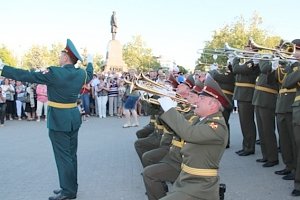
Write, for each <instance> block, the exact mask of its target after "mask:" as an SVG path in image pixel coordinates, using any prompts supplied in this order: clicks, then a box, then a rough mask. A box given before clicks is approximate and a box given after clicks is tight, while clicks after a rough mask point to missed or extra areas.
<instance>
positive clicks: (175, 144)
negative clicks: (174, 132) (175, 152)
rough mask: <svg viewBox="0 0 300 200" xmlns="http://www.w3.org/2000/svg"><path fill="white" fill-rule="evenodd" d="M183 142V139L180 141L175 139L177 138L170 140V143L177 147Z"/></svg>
mask: <svg viewBox="0 0 300 200" xmlns="http://www.w3.org/2000/svg"><path fill="white" fill-rule="evenodd" d="M183 144H184V140H182V141H181V142H179V141H177V140H172V145H173V146H175V147H179V148H182V147H183Z"/></svg>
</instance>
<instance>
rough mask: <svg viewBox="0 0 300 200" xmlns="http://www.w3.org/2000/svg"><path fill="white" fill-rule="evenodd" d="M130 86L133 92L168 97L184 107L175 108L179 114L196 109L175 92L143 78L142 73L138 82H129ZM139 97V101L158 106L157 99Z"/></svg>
mask: <svg viewBox="0 0 300 200" xmlns="http://www.w3.org/2000/svg"><path fill="white" fill-rule="evenodd" d="M132 83H133V84H132ZM130 84H131V85H133V88H132V89H133V90H141V91H144V92H146V93H149V94H152V95H157V96H165V97H170V98H171V99H172V100H174V101H176V102H177V103H179V104H182V105H183V106H185V108H181V107H176V110H178V111H180V112H188V111H190V110H191V108H192V107H196V106H195V105H191V104H190V103H189V102H188V101H187V100H186V99H184V98H183V97H181V96H180V95H179V94H177V93H176V92H175V91H173V90H171V89H170V88H168V87H167V86H165V85H162V84H160V83H156V82H155V81H152V80H150V79H149V78H147V77H146V76H144V75H143V74H142V73H141V76H140V78H139V79H138V80H135V81H133V82H130ZM141 96H142V98H141V99H142V100H144V101H147V102H149V103H152V104H155V105H160V103H159V101H158V100H157V99H154V98H145V96H144V95H141Z"/></svg>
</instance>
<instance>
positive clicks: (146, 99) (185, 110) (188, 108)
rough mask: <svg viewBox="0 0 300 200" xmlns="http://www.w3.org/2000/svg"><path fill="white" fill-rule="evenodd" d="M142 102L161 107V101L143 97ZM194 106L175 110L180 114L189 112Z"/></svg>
mask: <svg viewBox="0 0 300 200" xmlns="http://www.w3.org/2000/svg"><path fill="white" fill-rule="evenodd" d="M141 100H143V101H146V102H148V103H151V104H154V105H160V103H159V101H158V100H157V99H154V98H145V97H144V96H143V95H142V97H141ZM191 108H192V106H186V107H185V108H181V107H179V106H177V107H176V108H175V109H176V110H177V111H179V112H189V111H190V110H191Z"/></svg>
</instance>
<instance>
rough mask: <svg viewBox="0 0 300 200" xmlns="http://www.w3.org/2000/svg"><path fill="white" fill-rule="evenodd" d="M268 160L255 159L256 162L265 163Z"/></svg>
mask: <svg viewBox="0 0 300 200" xmlns="http://www.w3.org/2000/svg"><path fill="white" fill-rule="evenodd" d="M267 161H268V160H267V159H265V158H260V159H256V162H267Z"/></svg>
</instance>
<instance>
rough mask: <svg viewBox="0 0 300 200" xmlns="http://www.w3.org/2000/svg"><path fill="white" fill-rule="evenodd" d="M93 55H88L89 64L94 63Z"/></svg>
mask: <svg viewBox="0 0 300 200" xmlns="http://www.w3.org/2000/svg"><path fill="white" fill-rule="evenodd" d="M93 59H94V58H93V55H92V54H88V55H87V58H86V61H87V63H93Z"/></svg>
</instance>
